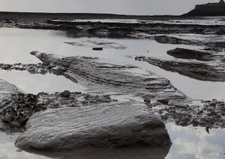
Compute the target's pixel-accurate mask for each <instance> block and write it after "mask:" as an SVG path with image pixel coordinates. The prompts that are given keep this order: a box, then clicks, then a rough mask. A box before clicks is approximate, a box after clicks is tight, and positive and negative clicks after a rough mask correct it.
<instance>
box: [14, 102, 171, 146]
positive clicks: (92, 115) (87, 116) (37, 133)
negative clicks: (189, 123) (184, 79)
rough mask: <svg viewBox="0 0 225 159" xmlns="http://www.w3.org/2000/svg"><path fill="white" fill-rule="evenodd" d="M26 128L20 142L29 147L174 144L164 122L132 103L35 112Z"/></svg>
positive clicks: (145, 108) (142, 105)
mask: <svg viewBox="0 0 225 159" xmlns="http://www.w3.org/2000/svg"><path fill="white" fill-rule="evenodd" d="M26 128H27V130H26V131H25V132H24V133H23V134H22V135H21V136H19V137H18V139H17V141H16V146H17V147H19V148H22V149H25V150H30V149H32V150H68V149H79V148H86V147H95V148H101V147H104V148H105V147H110V148H112V147H123V146H136V145H150V146H163V145H170V144H171V141H170V138H169V135H168V133H167V131H166V128H165V125H164V123H163V122H162V121H160V120H159V119H158V118H156V117H155V116H154V115H153V114H152V113H151V112H150V111H149V110H148V108H147V107H146V106H145V105H144V104H140V103H131V102H122V103H113V104H100V105H94V106H84V107H77V108H58V109H48V110H46V111H44V112H38V113H36V114H34V115H33V116H32V117H31V118H30V119H29V121H28V123H27V125H26Z"/></svg>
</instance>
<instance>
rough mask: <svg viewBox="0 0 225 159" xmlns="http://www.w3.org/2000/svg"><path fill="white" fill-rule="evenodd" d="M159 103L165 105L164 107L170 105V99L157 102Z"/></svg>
mask: <svg viewBox="0 0 225 159" xmlns="http://www.w3.org/2000/svg"><path fill="white" fill-rule="evenodd" d="M157 102H159V103H161V104H164V105H168V104H169V100H168V99H159V100H157Z"/></svg>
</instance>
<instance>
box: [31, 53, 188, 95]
mask: <svg viewBox="0 0 225 159" xmlns="http://www.w3.org/2000/svg"><path fill="white" fill-rule="evenodd" d="M31 54H32V55H34V56H36V57H37V58H39V59H40V60H41V61H42V62H43V63H44V65H48V66H50V67H53V68H56V67H57V68H59V70H61V71H63V72H62V73H60V74H62V75H64V76H65V77H67V78H69V79H70V80H72V81H75V82H79V83H80V84H82V85H84V86H85V87H87V88H89V90H90V91H94V92H103V93H110V92H116V93H122V94H132V95H138V96H142V97H144V98H148V99H152V98H154V99H165V98H166V99H184V98H186V96H185V95H184V94H183V93H181V92H180V91H178V90H177V89H176V88H175V87H173V86H172V84H171V83H170V81H169V80H167V79H165V78H163V77H160V76H158V75H156V74H155V73H152V72H150V71H145V70H143V69H140V68H138V67H136V66H130V65H115V64H110V63H103V62H101V61H100V59H98V58H89V57H65V58H62V57H56V56H54V55H51V54H46V53H39V52H32V53H31Z"/></svg>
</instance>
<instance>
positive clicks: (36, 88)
mask: <svg viewBox="0 0 225 159" xmlns="http://www.w3.org/2000/svg"><path fill="white" fill-rule="evenodd" d="M0 78H1V79H4V80H5V81H7V82H9V83H11V84H13V85H16V86H17V87H18V88H19V89H21V90H22V91H24V92H25V93H33V94H37V93H39V92H49V93H53V92H62V91H64V90H69V91H72V92H75V91H77V92H83V91H84V90H85V87H83V86H81V85H80V84H77V83H73V82H72V81H70V80H68V79H66V78H65V77H63V76H55V75H52V74H46V75H40V74H30V73H28V72H21V71H10V72H9V71H0Z"/></svg>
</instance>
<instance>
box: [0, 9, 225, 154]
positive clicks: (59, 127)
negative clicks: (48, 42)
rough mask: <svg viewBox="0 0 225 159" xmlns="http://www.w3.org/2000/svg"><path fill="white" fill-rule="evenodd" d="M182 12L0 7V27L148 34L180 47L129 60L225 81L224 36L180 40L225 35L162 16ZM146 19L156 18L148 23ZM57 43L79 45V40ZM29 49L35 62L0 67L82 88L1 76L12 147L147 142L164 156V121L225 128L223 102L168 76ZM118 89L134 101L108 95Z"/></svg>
mask: <svg viewBox="0 0 225 159" xmlns="http://www.w3.org/2000/svg"><path fill="white" fill-rule="evenodd" d="M6 15H7V17H8V18H6ZM75 15H76V18H77V19H79V18H80V19H82V18H84V19H87V18H99V19H103V18H105V19H107V18H111V19H115V18H118V17H119V18H121V19H122V18H126V19H129V18H130V19H134V18H137V19H138V20H139V21H137V22H135V23H132V22H130V23H123V22H92V21H83V22H82V21H80V22H79V21H74V17H75ZM183 18H184V17H176V16H174V17H164V18H163V17H149V16H123V15H120V16H119V15H101V14H98V15H92V14H88V15H87V14H44V13H43V14H36V13H33V14H28V13H15V14H14V13H2V14H1V15H0V26H1V27H17V28H25V29H50V30H61V31H64V32H65V33H66V35H67V36H69V37H106V38H135V39H152V40H155V41H156V42H158V43H162V44H172V45H182V47H180V48H176V49H171V50H168V51H167V55H168V56H170V58H168V59H161V58H156V57H151V55H149V56H137V57H135V60H139V61H144V62H148V63H150V64H152V65H155V66H158V67H160V68H162V69H164V70H167V71H172V72H177V73H179V74H181V75H184V76H188V77H190V78H194V79H198V80H202V81H214V82H224V81H225V74H224V69H225V65H224V62H225V58H224V57H225V56H224V53H223V51H224V47H225V44H224V41H223V40H213V39H209V40H208V39H207V40H205V39H201V38H200V39H197V40H196V39H190V38H187V36H183V38H181V37H182V36H181V35H186V34H188V35H190V34H192V33H193V34H198V35H202V36H204V35H212V36H214V38H215V36H218V35H224V34H225V30H224V25H200V24H182V23H172V22H169V21H168V20H169V19H170V20H171V19H174V20H183ZM145 20H159V21H158V22H155V23H152V22H149V21H145ZM216 38H217V37H216ZM64 43H66V44H69V45H73V46H82V47H85V43H83V42H81V43H79V42H66V41H65V42H64ZM91 43H92V44H94V47H92V49H93V50H97V51H102V50H103V49H108V48H113V49H116V50H124V49H126V46H124V45H119V44H117V43H107V42H105V43H104V42H95V41H91ZM183 45H185V46H192V45H194V46H198V47H201V49H198V50H197V49H187V48H183ZM31 55H33V56H35V57H37V58H38V59H40V60H41V62H42V63H38V64H22V63H15V64H6V63H1V64H0V69H2V70H6V71H11V70H17V71H27V72H29V73H31V74H48V73H50V74H55V75H60V76H64V77H66V78H67V79H69V80H71V81H73V82H75V83H80V84H81V85H83V86H85V87H86V88H87V92H88V93H81V92H70V91H67V90H65V91H64V92H56V93H52V94H51V93H45V92H40V93H38V94H26V93H25V92H22V91H20V90H19V89H18V88H17V87H16V86H13V85H11V84H10V83H7V82H6V81H3V80H0V118H1V121H0V130H1V131H6V132H15V131H20V132H23V133H22V134H21V135H20V136H19V138H18V139H17V141H16V146H17V147H19V148H22V149H24V150H27V151H32V152H34V151H36V153H41V151H50V150H51V151H53V152H56V151H59V150H60V151H61V150H70V151H71V150H75V149H83V148H87V149H89V148H118V147H119V148H121V147H126V148H127V147H129V148H132V147H135V148H136V147H138V148H140V147H142V146H146V145H147V146H148V147H156V146H160V147H166V151H165V154H167V153H168V149H169V147H170V145H171V140H170V137H169V135H168V132H167V130H166V127H165V124H164V122H167V121H172V122H175V123H176V124H177V125H180V126H188V125H193V126H201V127H205V128H206V131H207V132H208V131H209V130H210V129H211V128H224V127H225V122H224V117H225V114H224V110H225V103H224V101H218V100H216V99H213V100H207V101H203V100H202V101H200V100H195V99H191V98H189V97H188V96H187V95H185V93H183V92H181V91H179V90H178V89H177V88H175V87H174V86H173V85H172V84H171V82H170V81H169V80H168V79H166V78H164V77H161V76H159V75H157V74H156V73H154V72H152V71H151V70H150V71H149V70H148V71H145V70H143V69H142V68H139V67H137V66H135V65H122V64H121V65H119V64H112V63H104V62H102V60H101V59H100V58H93V57H86V56H73V57H59V56H56V55H53V54H48V53H42V52H38V51H33V52H31ZM122 95H130V96H132V97H138V99H139V100H135V99H134V100H126V101H125V100H120V99H114V98H115V96H122ZM145 148H146V147H145ZM40 150H41V151H40ZM98 150H99V149H98ZM83 151H85V150H83ZM44 153H46V152H43V154H44ZM58 153H60V152H58ZM143 153H146V152H145V151H143ZM41 154H42V153H41ZM131 154H133V153H131ZM146 154H148V153H146ZM165 154H163V155H162V156H160V155H159V158H165ZM52 155H53V154H46V156H51V157H52ZM64 155H65V154H64ZM157 155H158V153H157ZM157 155H156V156H157ZM53 156H54V155H53ZM126 156H127V154H126ZM69 157H71V156H69ZM137 158H138V157H137Z"/></svg>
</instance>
